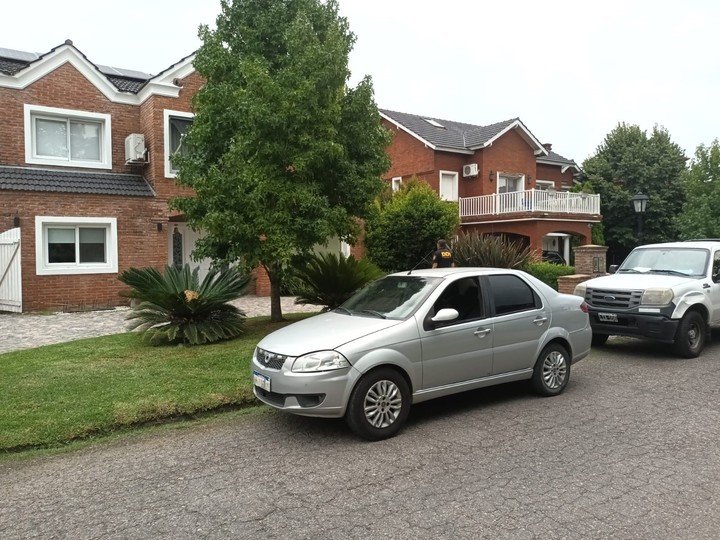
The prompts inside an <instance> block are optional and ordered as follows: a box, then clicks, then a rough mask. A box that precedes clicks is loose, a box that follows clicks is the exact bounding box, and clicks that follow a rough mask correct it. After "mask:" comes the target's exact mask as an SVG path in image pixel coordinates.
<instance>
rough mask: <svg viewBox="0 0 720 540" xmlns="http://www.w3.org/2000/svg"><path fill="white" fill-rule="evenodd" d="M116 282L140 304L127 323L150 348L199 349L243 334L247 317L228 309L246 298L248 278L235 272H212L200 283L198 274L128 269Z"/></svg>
mask: <svg viewBox="0 0 720 540" xmlns="http://www.w3.org/2000/svg"><path fill="white" fill-rule="evenodd" d="M118 279H120V281H122V282H123V283H125V284H126V285H129V286H130V287H132V289H131V290H130V291H129V292H128V293H126V295H127V296H128V297H130V298H133V299H135V300H138V301H139V302H138V303H137V304H136V305H134V306H133V308H132V311H131V312H130V315H128V317H127V319H128V320H129V321H131V323H130V329H131V330H134V329H139V330H140V331H141V332H143V333H144V336H143V337H144V338H145V339H146V340H147V341H148V342H149V343H151V344H152V345H165V344H185V345H199V344H202V343H211V342H214V341H221V340H225V339H232V338H235V337H237V336H239V335H240V334H242V332H243V328H244V322H245V314H244V313H243V312H242V310H240V309H238V308H237V307H235V306H233V305H231V304H229V303H228V302H230V301H231V300H235V299H237V298H239V297H240V296H242V295H243V294H244V293H245V289H246V287H247V284H248V283H249V281H250V277H249V276H248V275H246V274H243V273H241V272H240V271H238V270H237V269H235V268H225V269H222V270H211V271H210V272H209V273H208V275H207V276H205V278H204V279H203V280H202V282H200V279H199V277H198V269H197V268H195V269H193V270H191V269H190V266H189V265H187V264H186V265H184V266H183V267H181V268H176V267H174V266H166V267H165V270H164V272H162V273H161V272H160V271H159V270H158V269H157V268H131V269H130V270H127V271H125V272H123V273H121V274H120V276H118Z"/></svg>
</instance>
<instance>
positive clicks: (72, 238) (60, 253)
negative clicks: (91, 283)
mask: <svg viewBox="0 0 720 540" xmlns="http://www.w3.org/2000/svg"><path fill="white" fill-rule="evenodd" d="M35 270H36V274H37V275H39V276H51V275H62V274H111V273H117V271H118V249H117V219H116V218H102V217H97V218H96V217H52V216H36V217H35Z"/></svg>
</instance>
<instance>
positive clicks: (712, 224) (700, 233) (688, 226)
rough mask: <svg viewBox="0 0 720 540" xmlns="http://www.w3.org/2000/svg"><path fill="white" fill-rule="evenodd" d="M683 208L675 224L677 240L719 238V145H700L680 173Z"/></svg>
mask: <svg viewBox="0 0 720 540" xmlns="http://www.w3.org/2000/svg"><path fill="white" fill-rule="evenodd" d="M682 183H683V186H684V188H685V204H684V206H683V209H682V212H681V213H680V214H679V215H678V216H677V218H676V220H675V223H676V225H677V228H678V230H679V232H680V238H682V239H684V240H688V239H691V238H720V221H718V218H717V215H718V208H720V143H719V142H718V140H717V139H715V140H714V141H713V142H712V144H711V145H710V146H705V145H700V146H698V147H697V149H696V150H695V157H694V158H693V159H692V161H691V162H690V167H689V168H688V169H687V170H686V171H685V172H684V173H683V176H682Z"/></svg>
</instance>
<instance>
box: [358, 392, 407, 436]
mask: <svg viewBox="0 0 720 540" xmlns="http://www.w3.org/2000/svg"><path fill="white" fill-rule="evenodd" d="M364 409H365V418H366V419H367V422H368V424H370V425H371V426H373V427H375V428H386V427H388V426H390V425H391V424H392V423H393V422H395V420H397V418H398V415H399V414H400V411H401V410H402V396H401V394H400V389H399V388H398V387H397V386H396V385H395V383H393V382H392V381H378V382H376V383H375V384H374V385H372V386H371V387H370V389H369V390H368V391H367V393H366V394H365V407H364Z"/></svg>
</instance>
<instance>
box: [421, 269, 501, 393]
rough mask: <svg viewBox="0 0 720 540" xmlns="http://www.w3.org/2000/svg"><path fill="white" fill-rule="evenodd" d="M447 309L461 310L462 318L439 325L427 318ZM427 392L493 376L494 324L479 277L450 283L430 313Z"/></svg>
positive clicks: (425, 347) (424, 333)
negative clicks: (431, 389)
mask: <svg viewBox="0 0 720 540" xmlns="http://www.w3.org/2000/svg"><path fill="white" fill-rule="evenodd" d="M443 308H452V309H455V310H457V312H458V318H457V319H455V320H453V321H449V322H446V323H442V324H439V325H436V326H435V327H434V328H432V327H431V326H430V324H431V323H429V321H428V320H427V319H429V318H430V317H433V316H434V315H435V314H436V313H437V312H438V311H440V310H441V309H443ZM420 340H421V344H422V358H423V385H422V386H423V389H429V388H437V387H439V386H445V385H451V384H456V383H461V382H464V381H471V380H473V379H480V378H482V377H487V376H488V375H490V373H491V369H492V359H493V331H492V324H490V323H489V321H488V320H487V318H486V317H485V309H484V305H483V297H482V294H481V292H480V287H479V282H478V279H477V278H474V277H469V278H462V279H459V280H456V281H454V282H452V283H450V284H449V285H448V286H447V287H446V288H445V290H444V291H443V292H442V294H441V295H440V296H439V297H438V299H437V301H436V302H435V303H434V304H433V307H432V308H431V309H430V311H429V312H428V313H427V314H426V318H425V324H424V325H423V328H422V329H421V336H420Z"/></svg>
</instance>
